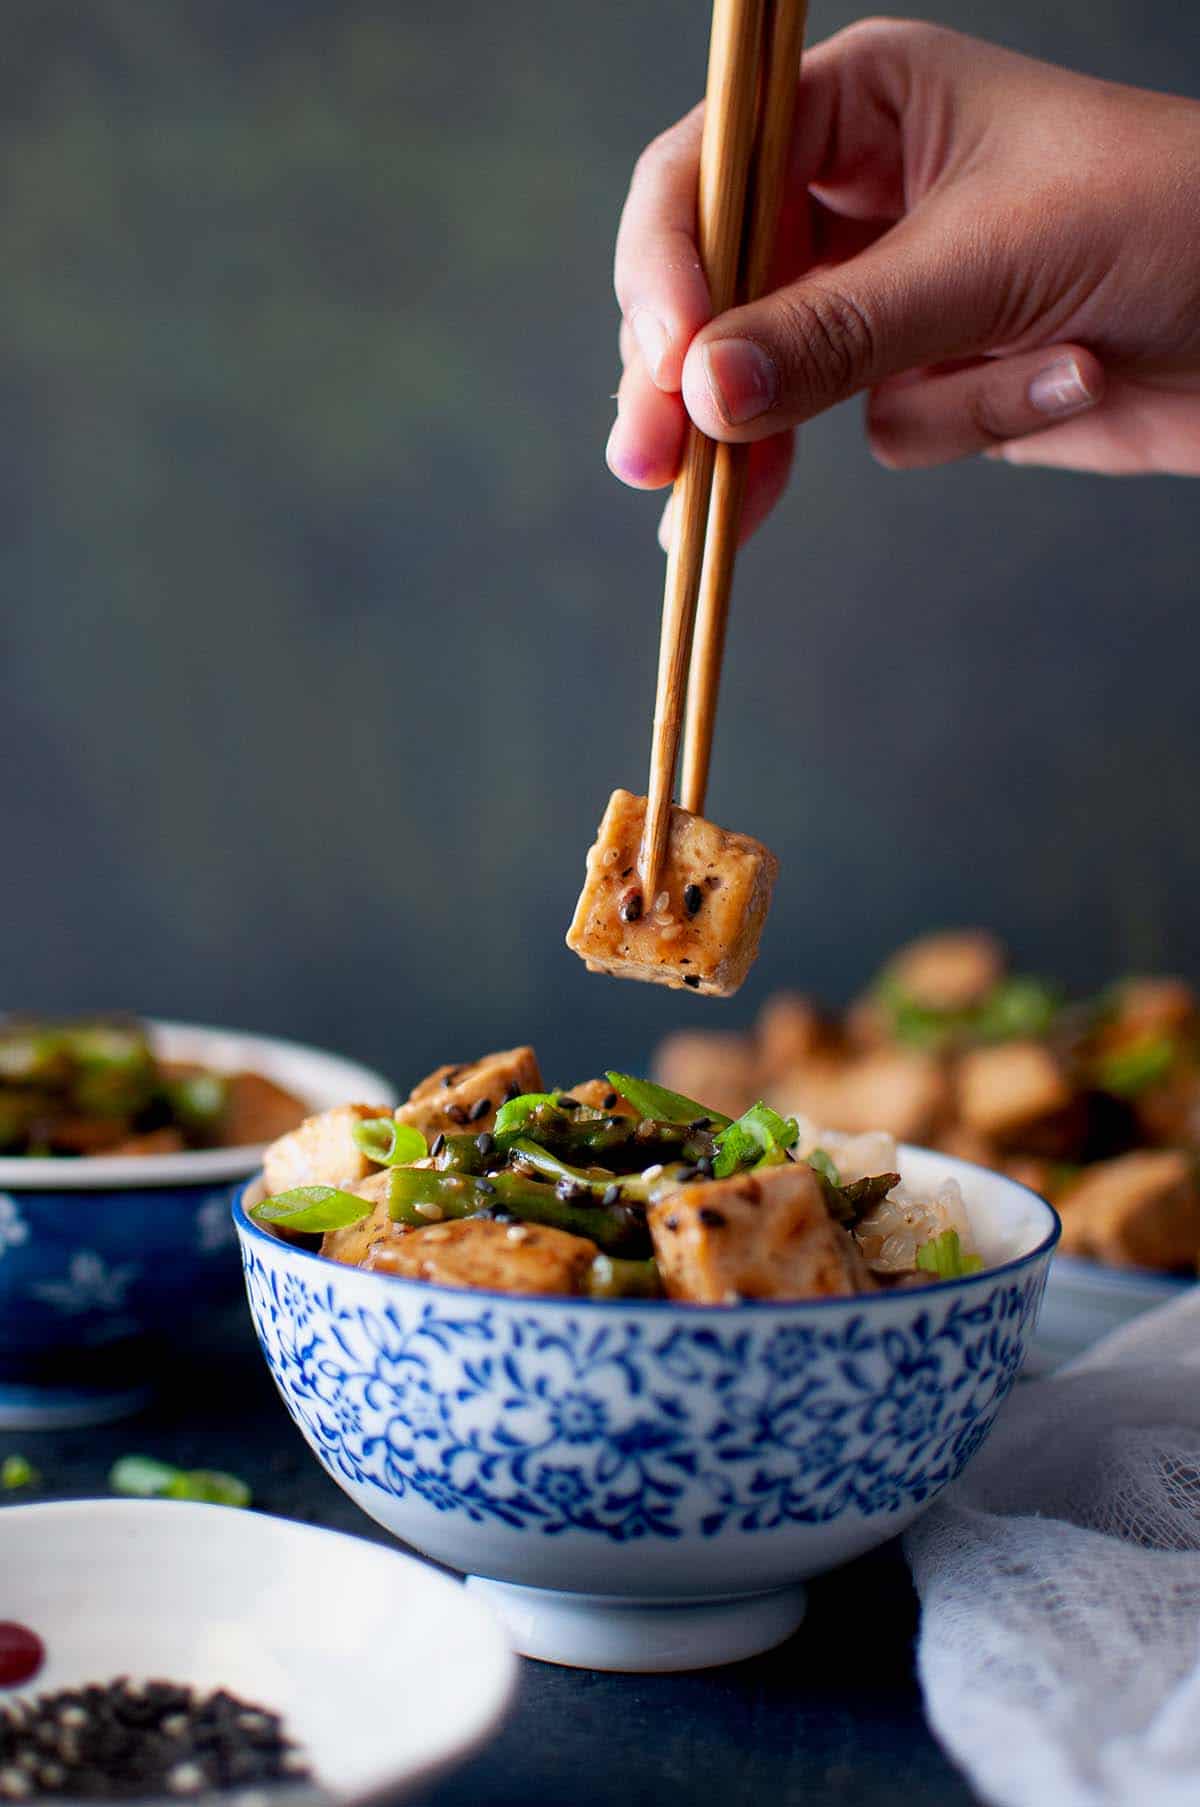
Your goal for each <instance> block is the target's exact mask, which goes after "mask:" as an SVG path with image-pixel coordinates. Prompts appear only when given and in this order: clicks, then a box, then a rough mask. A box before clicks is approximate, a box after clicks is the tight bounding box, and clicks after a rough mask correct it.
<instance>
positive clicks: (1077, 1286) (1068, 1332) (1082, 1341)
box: [1030, 1255, 1196, 1370]
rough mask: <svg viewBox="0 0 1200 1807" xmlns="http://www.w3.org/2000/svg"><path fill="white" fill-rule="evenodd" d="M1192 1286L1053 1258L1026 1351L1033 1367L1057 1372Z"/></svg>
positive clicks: (1173, 1277) (1183, 1279) (1168, 1277)
mask: <svg viewBox="0 0 1200 1807" xmlns="http://www.w3.org/2000/svg"><path fill="white" fill-rule="evenodd" d="M1195 1285H1196V1281H1195V1280H1192V1279H1189V1277H1188V1276H1187V1275H1186V1274H1154V1273H1150V1272H1148V1271H1146V1270H1144V1269H1141V1268H1126V1267H1105V1266H1104V1265H1103V1264H1102V1263H1101V1262H1099V1261H1088V1260H1085V1259H1084V1258H1083V1257H1082V1256H1079V1255H1055V1257H1054V1260H1053V1261H1052V1262H1051V1263H1050V1275H1049V1278H1048V1279H1047V1281H1046V1296H1045V1298H1044V1300H1043V1301H1042V1315H1041V1317H1040V1318H1039V1320H1038V1328H1037V1337H1036V1339H1035V1341H1034V1345H1033V1349H1032V1351H1031V1353H1030V1365H1031V1367H1034V1368H1037V1369H1039V1370H1044V1369H1047V1368H1057V1367H1058V1366H1059V1365H1060V1364H1061V1363H1063V1362H1066V1361H1070V1360H1072V1358H1073V1357H1074V1356H1076V1355H1082V1354H1083V1351H1084V1350H1085V1349H1088V1348H1090V1347H1091V1345H1092V1344H1093V1343H1098V1342H1099V1341H1100V1338H1101V1337H1103V1336H1107V1335H1108V1333H1109V1331H1110V1330H1119V1329H1120V1327H1121V1325H1122V1324H1127V1323H1129V1321H1130V1319H1131V1318H1137V1317H1140V1316H1141V1314H1142V1313H1143V1312H1144V1311H1153V1309H1154V1307H1155V1306H1156V1305H1165V1304H1166V1303H1167V1301H1168V1300H1169V1299H1177V1298H1179V1297H1180V1295H1181V1294H1182V1293H1185V1292H1187V1291H1188V1290H1189V1289H1190V1288H1191V1287H1194V1286H1195Z"/></svg>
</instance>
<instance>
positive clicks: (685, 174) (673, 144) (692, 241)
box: [614, 102, 712, 391]
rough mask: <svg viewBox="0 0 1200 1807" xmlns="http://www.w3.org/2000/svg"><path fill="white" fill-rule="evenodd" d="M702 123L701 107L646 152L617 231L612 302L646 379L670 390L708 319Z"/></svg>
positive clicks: (639, 159)
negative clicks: (700, 245)
mask: <svg viewBox="0 0 1200 1807" xmlns="http://www.w3.org/2000/svg"><path fill="white" fill-rule="evenodd" d="M703 126H704V103H703V102H701V103H700V105H699V106H697V107H693V109H692V111H691V112H690V113H688V114H686V115H685V116H684V118H683V119H681V120H680V121H679V122H678V124H677V125H673V126H672V127H671V128H670V130H669V131H666V132H663V133H662V135H661V137H658V138H656V139H655V140H654V142H653V143H652V144H650V145H648V146H647V147H646V149H645V150H644V151H643V152H642V154H641V156H640V157H639V158H638V161H637V166H636V168H635V169H634V172H633V180H632V182H631V183H630V186H629V194H628V197H627V198H626V201H625V207H624V210H623V212H622V214H621V224H620V227H619V229H618V232H617V255H616V268H615V272H614V280H615V286H616V291H617V301H618V302H619V304H620V308H621V312H622V314H623V315H624V317H625V319H626V320H627V321H628V323H629V326H630V329H631V330H632V332H633V334H634V336H635V338H636V339H637V342H638V345H639V347H640V349H641V353H642V358H643V361H644V363H645V366H646V369H647V370H648V372H649V373H650V376H651V377H652V378H653V380H654V382H655V383H656V384H657V385H658V387H659V388H660V389H666V390H672V391H673V390H678V388H679V385H680V380H681V377H682V372H683V359H684V354H685V353H686V351H687V348H688V346H689V345H690V344H691V342H692V339H693V338H694V337H695V335H696V333H697V332H698V331H699V329H700V328H701V327H702V326H703V325H705V323H706V322H707V321H708V320H710V319H711V318H712V303H711V302H710V300H709V295H708V283H707V282H706V280H705V276H704V270H703V267H702V265H701V262H700V253H699V251H698V250H697V248H696V195H697V185H698V182H699V175H700V138H701V133H702V131H703Z"/></svg>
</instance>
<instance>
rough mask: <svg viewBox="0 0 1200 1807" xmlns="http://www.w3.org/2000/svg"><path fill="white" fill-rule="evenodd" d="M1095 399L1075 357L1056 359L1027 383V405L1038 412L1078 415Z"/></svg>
mask: <svg viewBox="0 0 1200 1807" xmlns="http://www.w3.org/2000/svg"><path fill="white" fill-rule="evenodd" d="M1095 399H1096V397H1095V396H1094V395H1093V394H1092V393H1091V391H1090V390H1089V388H1088V386H1087V384H1086V383H1085V382H1084V380H1083V372H1082V371H1081V370H1080V368H1079V365H1078V363H1077V362H1076V360H1075V359H1074V358H1069V357H1068V358H1056V359H1055V360H1054V362H1053V364H1047V366H1046V368H1045V370H1039V371H1038V373H1037V375H1036V376H1035V377H1034V378H1033V380H1032V381H1031V383H1030V385H1029V402H1030V406H1031V407H1034V408H1036V409H1037V411H1038V413H1039V414H1060V415H1061V414H1079V413H1080V412H1081V411H1082V410H1083V409H1084V408H1090V407H1091V405H1092V403H1093V402H1094V401H1095Z"/></svg>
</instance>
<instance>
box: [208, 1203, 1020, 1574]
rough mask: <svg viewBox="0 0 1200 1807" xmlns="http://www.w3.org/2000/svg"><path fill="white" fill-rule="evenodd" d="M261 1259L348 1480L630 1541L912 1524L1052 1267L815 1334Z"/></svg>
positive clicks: (255, 1248)
mask: <svg viewBox="0 0 1200 1807" xmlns="http://www.w3.org/2000/svg"><path fill="white" fill-rule="evenodd" d="M243 1261H244V1265H245V1270H246V1284H247V1289H248V1293H249V1299H250V1305H251V1310H252V1312H253V1315H254V1320H255V1324H256V1327H257V1330H258V1335H259V1339H260V1341H261V1344H262V1348H263V1351H264V1354H265V1356H266V1358H267V1362H268V1364H269V1366H270V1368H271V1372H272V1374H273V1375H274V1377H275V1380H276V1383H277V1384H278V1387H279V1390H280V1392H281V1394H282V1395H283V1398H284V1401H285V1403H286V1404H287V1407H288V1410H289V1411H290V1412H291V1414H292V1416H293V1418H294V1419H295V1420H296V1422H297V1424H298V1425H299V1427H300V1429H301V1430H302V1432H303V1433H304V1435H305V1437H306V1438H307V1440H308V1442H309V1443H310V1444H311V1446H312V1447H313V1449H314V1450H315V1451H316V1453H317V1454H318V1456H319V1457H320V1458H321V1460H322V1462H324V1464H325V1465H326V1466H327V1467H328V1468H329V1470H330V1471H331V1473H332V1474H333V1475H334V1476H335V1478H337V1479H339V1480H341V1481H342V1482H343V1483H344V1484H346V1483H348V1484H350V1485H351V1487H352V1489H353V1490H356V1491H357V1490H361V1489H367V1490H368V1491H369V1492H374V1493H377V1494H379V1495H381V1496H387V1499H388V1501H390V1502H404V1501H406V1500H408V1499H415V1500H419V1501H420V1502H423V1504H424V1505H425V1506H426V1507H429V1508H432V1509H433V1510H434V1511H435V1512H437V1513H439V1514H459V1515H462V1516H463V1517H464V1518H465V1519H466V1520H468V1521H471V1522H472V1523H474V1524H483V1523H485V1522H491V1523H494V1524H499V1525H504V1526H508V1527H511V1528H512V1529H514V1530H521V1531H526V1532H530V1531H531V1532H533V1533H535V1534H536V1535H540V1536H543V1537H557V1536H560V1535H561V1534H563V1533H564V1532H568V1531H571V1532H577V1533H583V1534H585V1535H587V1536H589V1537H592V1538H599V1539H607V1540H611V1541H612V1542H616V1543H625V1542H628V1541H630V1540H634V1539H644V1538H658V1539H664V1540H675V1539H678V1538H680V1537H681V1536H683V1535H684V1534H690V1533H695V1532H698V1533H699V1535H700V1536H701V1537H702V1538H706V1539H707V1538H713V1537H715V1536H716V1535H717V1534H718V1533H721V1532H724V1531H726V1530H729V1529H734V1530H737V1531H739V1532H743V1533H761V1532H766V1531H770V1530H772V1529H774V1528H776V1527H778V1526H780V1525H783V1524H786V1523H793V1524H799V1525H822V1524H826V1523H828V1522H830V1521H832V1520H835V1519H837V1518H839V1517H840V1516H841V1515H843V1514H846V1513H848V1512H853V1513H857V1514H859V1515H862V1516H863V1517H866V1518H871V1517H874V1516H876V1515H894V1514H897V1513H900V1512H903V1511H906V1510H907V1512H908V1513H909V1515H911V1514H912V1513H914V1512H915V1510H916V1509H917V1508H918V1507H920V1506H921V1505H923V1504H924V1503H925V1502H927V1501H928V1500H929V1499H931V1498H932V1497H933V1495H934V1494H935V1493H936V1492H938V1491H939V1490H940V1489H941V1488H942V1487H943V1486H945V1485H946V1484H947V1483H948V1482H949V1481H951V1480H953V1479H954V1477H955V1476H956V1475H957V1474H958V1473H959V1471H960V1470H961V1468H962V1467H963V1465H964V1463H965V1462H966V1461H967V1459H968V1458H969V1456H970V1455H971V1454H972V1452H973V1451H974V1450H975V1449H976V1448H978V1446H979V1444H980V1443H981V1442H982V1440H983V1438H984V1437H985V1436H986V1435H987V1432H988V1430H989V1428H990V1426H991V1423H992V1420H993V1418H994V1416H995V1414H996V1411H997V1410H998V1408H999V1406H1000V1404H1001V1402H1002V1401H1003V1399H1004V1397H1005V1396H1006V1394H1007V1393H1008V1391H1009V1389H1010V1388H1011V1386H1012V1384H1013V1382H1014V1380H1015V1379H1016V1376H1017V1372H1018V1370H1019V1368H1020V1365H1021V1361H1022V1358H1023V1356H1024V1352H1025V1348H1026V1344H1027V1341H1028V1338H1029V1334H1030V1331H1031V1328H1032V1325H1033V1322H1034V1320H1035V1318H1036V1314H1037V1308H1038V1305H1039V1303H1040V1300H1041V1295H1042V1290H1043V1287H1044V1284H1045V1273H1046V1266H1045V1261H1041V1262H1036V1263H1034V1264H1032V1265H1031V1266H1030V1268H1029V1270H1028V1271H1026V1272H1024V1273H1020V1274H1017V1275H1012V1274H1005V1273H999V1274H997V1275H996V1277H995V1278H994V1279H992V1280H990V1281H989V1282H985V1283H981V1282H980V1281H979V1280H976V1281H975V1282H973V1283H971V1284H963V1285H958V1286H947V1287H945V1288H940V1289H939V1288H924V1289H922V1290H921V1292H920V1294H919V1295H917V1294H912V1295H908V1297H907V1299H906V1297H905V1295H903V1294H898V1295H892V1296H891V1297H890V1298H889V1299H887V1300H884V1299H878V1300H872V1301H871V1303H870V1306H869V1308H866V1309H864V1307H863V1302H862V1301H854V1300H847V1301H839V1302H838V1307H837V1308H836V1309H833V1310H826V1309H824V1308H823V1307H824V1304H825V1302H821V1303H820V1304H818V1306H817V1308H816V1309H815V1310H812V1309H810V1311H809V1312H808V1313H807V1314H804V1312H803V1307H795V1306H794V1307H791V1308H790V1314H791V1316H792V1317H793V1318H794V1317H796V1316H798V1315H804V1319H805V1321H803V1322H796V1321H789V1308H787V1307H783V1308H778V1307H777V1308H774V1309H772V1308H769V1307H750V1308H748V1309H747V1310H738V1311H736V1312H729V1311H721V1310H717V1311H715V1312H714V1311H699V1310H695V1309H694V1308H684V1309H682V1310H680V1309H672V1308H670V1307H666V1308H664V1307H661V1306H655V1305H649V1306H643V1307H641V1308H640V1309H639V1308H636V1307H632V1308H631V1307H625V1308H616V1309H614V1308H612V1307H600V1308H597V1307H596V1306H595V1305H593V1304H590V1303H581V1302H571V1301H557V1300H554V1301H552V1300H546V1301H538V1302H536V1303H534V1302H531V1301H529V1300H520V1299H505V1300H498V1299H497V1298H496V1297H495V1296H493V1295H487V1294H472V1293H467V1292H458V1293H455V1292H450V1291H447V1290H446V1289H441V1288H433V1287H429V1286H426V1285H423V1284H421V1283H419V1282H412V1283H405V1282H397V1281H395V1280H394V1279H391V1278H389V1277H387V1276H382V1275H367V1274H360V1273H357V1272H356V1271H354V1270H345V1269H337V1268H334V1267H332V1265H331V1264H325V1263H320V1262H319V1261H316V1260H314V1258H313V1257H312V1256H311V1255H308V1254H306V1253H304V1252H302V1251H298V1250H295V1249H288V1248H285V1247H284V1245H282V1244H277V1243H276V1244H272V1243H271V1241H270V1239H269V1238H267V1237H265V1236H263V1235H262V1233H261V1232H253V1231H252V1232H251V1233H250V1235H249V1236H247V1235H245V1234H243ZM364 1282H365V1285H364ZM366 1300H369V1303H366V1302H364V1301H366ZM897 1304H899V1305H900V1309H899V1310H898V1311H897V1310H896V1309H895V1306H896V1305H897ZM881 1307H882V1309H880V1308H881ZM889 1307H890V1308H891V1309H889ZM360 1497H361V1495H360ZM381 1506H382V1501H381ZM368 1510H374V1508H373V1507H371V1506H370V1505H369V1504H368ZM380 1515H381V1516H383V1517H384V1522H393V1519H392V1515H391V1514H390V1513H388V1512H386V1511H381V1514H380Z"/></svg>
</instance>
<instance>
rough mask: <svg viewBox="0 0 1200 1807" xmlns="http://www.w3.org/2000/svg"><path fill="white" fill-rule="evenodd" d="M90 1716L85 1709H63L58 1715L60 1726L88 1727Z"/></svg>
mask: <svg viewBox="0 0 1200 1807" xmlns="http://www.w3.org/2000/svg"><path fill="white" fill-rule="evenodd" d="M87 1721H88V1716H87V1713H86V1712H85V1710H84V1709H83V1707H63V1709H62V1711H61V1712H60V1713H59V1715H58V1723H59V1725H86V1724H87Z"/></svg>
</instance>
